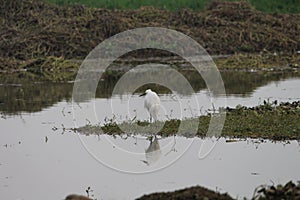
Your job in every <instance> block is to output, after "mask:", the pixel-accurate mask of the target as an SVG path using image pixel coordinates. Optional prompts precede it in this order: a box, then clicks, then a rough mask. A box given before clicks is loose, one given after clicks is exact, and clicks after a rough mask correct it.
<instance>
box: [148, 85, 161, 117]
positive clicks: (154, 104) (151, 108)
mask: <svg viewBox="0 0 300 200" xmlns="http://www.w3.org/2000/svg"><path fill="white" fill-rule="evenodd" d="M145 95H146V96H145V108H146V109H147V110H148V112H149V114H150V121H151V119H152V118H153V119H154V121H157V120H158V113H159V109H160V99H159V97H158V95H157V94H156V92H153V91H152V90H151V89H148V90H146V92H145Z"/></svg>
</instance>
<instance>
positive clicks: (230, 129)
mask: <svg viewBox="0 0 300 200" xmlns="http://www.w3.org/2000/svg"><path fill="white" fill-rule="evenodd" d="M226 112H227V115H226V121H225V124H224V128H223V131H222V136H223V137H229V138H231V137H232V138H262V139H271V140H300V101H298V102H293V103H280V104H279V105H277V101H274V102H267V101H265V102H264V104H263V105H260V106H256V107H250V108H247V107H244V106H237V107H236V108H226ZM211 115H212V114H208V115H206V116H200V117H199V118H198V119H197V120H198V121H199V127H198V131H197V134H196V136H199V137H205V136H206V133H207V130H208V126H209V122H210V118H211ZM189 120H190V124H192V122H194V121H193V120H194V119H184V122H185V123H186V124H187V126H188V124H189ZM181 122H182V121H180V120H176V119H173V120H168V121H166V122H165V124H164V125H163V128H162V129H161V130H160V131H159V132H158V133H157V134H159V135H161V136H163V137H166V136H170V135H174V134H176V133H177V131H178V127H179V125H180V123H181ZM157 123H158V124H156V125H155V123H154V124H151V125H149V123H148V122H140V121H138V122H134V123H133V122H123V123H122V124H117V123H115V122H110V123H107V124H105V125H103V126H100V125H96V126H94V125H86V126H84V127H80V128H78V129H76V130H75V131H77V132H80V133H81V134H85V135H89V134H103V133H104V134H110V135H122V134H127V135H134V134H142V135H143V134H144V135H146V134H149V133H154V131H155V130H156V129H154V128H155V127H160V126H162V124H163V122H157ZM135 125H139V126H144V127H146V128H144V129H136V128H135V127H136V126H135ZM120 127H127V129H125V130H130V131H129V132H124V131H122V130H124V129H122V130H121V129H120ZM153 127H154V128H153ZM130 128H131V129H130ZM141 130H142V131H141ZM186 130H188V128H187V129H186ZM182 135H183V136H186V137H194V136H195V135H189V133H182Z"/></svg>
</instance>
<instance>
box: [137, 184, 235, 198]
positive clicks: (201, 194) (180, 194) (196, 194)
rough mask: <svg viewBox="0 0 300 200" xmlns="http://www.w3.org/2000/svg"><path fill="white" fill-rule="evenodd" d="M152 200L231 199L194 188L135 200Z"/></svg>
mask: <svg viewBox="0 0 300 200" xmlns="http://www.w3.org/2000/svg"><path fill="white" fill-rule="evenodd" d="M154 199H164V200H169V199H181V200H185V199H186V200H189V199H195V200H197V199H199V200H200V199H201V200H202V199H220V200H225V199H226V200H229V199H232V198H231V197H230V196H229V195H228V194H220V193H218V192H214V191H211V190H208V189H206V188H203V187H200V186H196V187H191V188H187V189H183V190H177V191H175V192H161V193H154V194H149V195H145V196H143V197H141V198H138V199H137V200H154Z"/></svg>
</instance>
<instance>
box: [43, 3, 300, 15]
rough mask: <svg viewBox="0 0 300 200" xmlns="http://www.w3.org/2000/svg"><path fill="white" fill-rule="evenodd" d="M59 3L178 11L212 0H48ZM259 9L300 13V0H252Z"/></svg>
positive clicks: (197, 7) (198, 8)
mask: <svg viewBox="0 0 300 200" xmlns="http://www.w3.org/2000/svg"><path fill="white" fill-rule="evenodd" d="M48 1H49V2H52V3H55V4H58V5H69V4H80V5H86V6H89V7H98V8H107V9H138V8H140V7H142V6H153V7H156V8H159V9H166V10H170V11H176V10H179V9H181V8H189V9H192V10H197V11H198V10H204V9H205V8H206V7H207V6H208V5H209V4H210V3H211V2H213V1H212V0H176V1H169V0H160V1H156V0H48ZM250 3H251V4H252V5H253V6H254V8H256V9H257V10H260V11H263V12H268V13H272V12H279V13H299V12H300V2H299V1H297V0H290V1H285V0H250Z"/></svg>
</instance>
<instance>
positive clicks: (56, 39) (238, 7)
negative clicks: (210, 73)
mask: <svg viewBox="0 0 300 200" xmlns="http://www.w3.org/2000/svg"><path fill="white" fill-rule="evenodd" d="M0 5H1V6H0V8H1V10H2V11H3V12H1V17H2V18H3V20H1V21H0V25H1V27H2V29H0V35H2V39H1V40H0V62H1V65H0V72H4V73H5V72H9V73H11V72H16V71H29V72H31V73H33V74H35V75H39V76H42V77H46V79H49V80H58V81H62V80H67V79H70V78H71V77H74V71H75V72H76V69H78V67H79V65H80V63H79V62H73V60H74V59H78V60H83V59H84V58H85V57H86V56H87V55H88V54H89V52H90V51H91V50H93V49H94V48H95V47H96V46H97V45H98V44H100V43H101V42H102V41H104V40H105V39H107V38H109V37H111V36H113V35H115V34H118V33H120V32H123V31H126V30H129V29H133V28H138V27H147V26H156V27H164V28H169V29H173V30H177V31H179V32H182V33H183V34H186V35H188V36H190V37H191V38H193V39H194V40H195V41H196V42H198V43H199V44H200V45H201V46H202V47H203V48H205V49H206V50H207V52H208V53H209V54H211V55H233V56H231V57H229V58H225V59H220V60H217V61H216V62H217V66H218V67H219V68H220V69H247V70H248V69H262V68H274V67H275V68H278V69H281V68H284V69H288V68H289V67H291V68H299V65H300V62H299V56H300V54H299V53H298V51H299V44H300V38H299V37H297V36H298V35H299V20H300V15H299V14H266V13H262V12H258V11H257V10H255V9H254V8H253V6H251V5H250V4H249V3H248V2H246V1H243V2H215V3H212V4H211V5H210V6H209V7H207V9H206V10H204V11H203V12H195V11H192V10H179V11H176V12H170V11H168V10H160V9H157V8H153V7H144V8H140V9H137V10H107V9H96V8H89V7H84V6H79V5H74V6H68V7H59V6H57V5H54V4H50V3H48V2H46V1H42V0H40V1H39V0H35V1H31V0H20V1H6V0H0ZM295 7H297V6H295ZM163 39H164V38H162V40H163ZM145 42H147V41H145ZM151 42H153V41H151V38H150V39H149V43H151ZM188 50H189V49H188V47H187V51H188ZM168 56H174V55H173V54H171V53H170V52H167V53H166V52H161V51H158V50H156V49H148V50H147V51H146V50H145V51H141V52H136V51H134V52H130V53H128V54H126V55H124V56H123V57H122V58H125V59H129V60H130V59H131V58H149V57H168ZM121 64H123V63H121ZM174 64H175V65H176V66H177V64H176V63H174ZM178 67H180V66H178ZM67 71H71V74H66V73H65V72H67Z"/></svg>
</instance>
